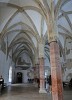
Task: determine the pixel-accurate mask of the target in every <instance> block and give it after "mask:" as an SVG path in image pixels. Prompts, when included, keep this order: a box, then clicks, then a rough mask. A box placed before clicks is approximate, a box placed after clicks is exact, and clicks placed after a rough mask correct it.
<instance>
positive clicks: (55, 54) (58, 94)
mask: <svg viewBox="0 0 72 100" xmlns="http://www.w3.org/2000/svg"><path fill="white" fill-rule="evenodd" d="M50 63H51V78H52V98H53V99H52V100H63V86H62V72H61V64H60V54H59V45H58V43H57V42H51V43H50Z"/></svg>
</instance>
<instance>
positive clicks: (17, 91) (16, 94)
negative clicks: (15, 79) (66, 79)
mask: <svg viewBox="0 0 72 100" xmlns="http://www.w3.org/2000/svg"><path fill="white" fill-rule="evenodd" d="M63 95H64V100H72V90H70V89H68V88H65V89H64V92H63ZM0 100H52V98H51V94H50V93H47V94H39V92H38V88H37V87H35V86H34V85H33V84H30V85H28V84H20V85H19V84H18V85H12V86H9V87H8V89H6V90H5V91H4V92H3V93H2V95H0Z"/></svg>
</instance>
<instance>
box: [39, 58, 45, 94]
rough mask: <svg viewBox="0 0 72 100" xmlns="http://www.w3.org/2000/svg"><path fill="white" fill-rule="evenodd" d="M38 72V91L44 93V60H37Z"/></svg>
mask: <svg viewBox="0 0 72 100" xmlns="http://www.w3.org/2000/svg"><path fill="white" fill-rule="evenodd" d="M39 71H40V90H39V93H46V91H45V78H44V58H43V57H42V58H39Z"/></svg>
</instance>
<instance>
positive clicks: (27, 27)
mask: <svg viewBox="0 0 72 100" xmlns="http://www.w3.org/2000/svg"><path fill="white" fill-rule="evenodd" d="M51 1H53V2H54V10H55V15H56V14H58V20H57V25H58V33H59V37H58V38H59V40H60V45H61V47H62V48H64V45H65V43H64V42H65V41H64V40H65V37H71V38H72V0H0V39H1V40H2V41H4V42H5V44H7V47H8V51H7V52H8V54H9V53H11V52H13V59H16V58H17V57H18V56H20V55H21V54H22V53H24V52H26V53H27V54H28V55H29V56H30V58H31V59H32V61H33V59H34V56H35V54H36V53H37V50H38V42H39V40H40V38H41V36H43V37H44V39H45V42H46V43H47V39H48V38H47V30H48V26H47V21H46V16H47V15H46V14H47V13H48V12H49V11H50V4H51V3H50V2H51ZM45 48H46V49H45V51H46V52H47V51H48V49H47V47H45ZM46 55H47V56H49V55H48V53H46Z"/></svg>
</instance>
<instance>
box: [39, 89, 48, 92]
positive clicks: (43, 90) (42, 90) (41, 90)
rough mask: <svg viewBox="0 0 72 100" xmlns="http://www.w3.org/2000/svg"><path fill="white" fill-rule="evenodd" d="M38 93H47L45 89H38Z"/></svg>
mask: <svg viewBox="0 0 72 100" xmlns="http://www.w3.org/2000/svg"><path fill="white" fill-rule="evenodd" d="M39 93H47V92H46V90H45V89H40V90H39Z"/></svg>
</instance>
